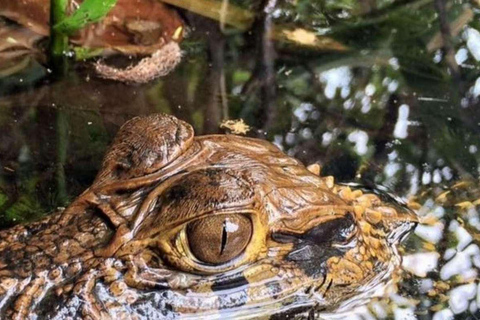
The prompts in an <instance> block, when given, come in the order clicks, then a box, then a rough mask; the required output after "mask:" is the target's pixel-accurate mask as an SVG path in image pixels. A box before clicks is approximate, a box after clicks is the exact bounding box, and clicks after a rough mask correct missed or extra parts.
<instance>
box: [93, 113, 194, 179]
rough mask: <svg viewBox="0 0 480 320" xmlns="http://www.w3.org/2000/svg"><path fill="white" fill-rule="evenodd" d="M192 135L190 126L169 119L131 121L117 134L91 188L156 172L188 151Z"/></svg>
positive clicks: (155, 118) (157, 118)
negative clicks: (99, 184) (110, 181)
mask: <svg viewBox="0 0 480 320" xmlns="http://www.w3.org/2000/svg"><path fill="white" fill-rule="evenodd" d="M193 135H194V133H193V128H192V126H190V125H189V124H188V123H186V122H184V121H181V120H179V119H177V118H175V117H174V116H171V115H166V114H153V115H149V116H143V117H136V118H133V119H131V120H129V121H127V122H126V123H125V124H124V125H123V126H122V127H121V128H120V130H119V131H118V133H117V135H116V137H115V139H114V140H113V143H112V145H111V146H110V149H109V150H108V151H107V153H106V155H105V158H104V160H103V164H102V168H101V170H100V172H99V173H98V175H97V177H96V178H95V182H94V184H98V183H101V182H105V181H108V180H126V179H131V178H136V177H140V176H144V175H147V174H150V173H152V172H155V171H157V170H159V169H161V168H163V167H165V166H166V165H168V164H169V163H171V162H172V161H173V160H175V159H176V158H177V157H178V156H180V155H181V154H182V153H183V152H184V151H185V150H187V149H188V148H189V147H190V146H191V145H192V142H193Z"/></svg>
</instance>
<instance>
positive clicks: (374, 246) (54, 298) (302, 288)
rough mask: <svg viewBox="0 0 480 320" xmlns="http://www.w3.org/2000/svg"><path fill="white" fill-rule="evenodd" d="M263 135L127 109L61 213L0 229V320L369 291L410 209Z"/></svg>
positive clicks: (290, 308) (352, 296)
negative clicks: (208, 128)
mask: <svg viewBox="0 0 480 320" xmlns="http://www.w3.org/2000/svg"><path fill="white" fill-rule="evenodd" d="M318 169H319V168H318V166H315V165H314V166H310V167H305V166H304V165H303V164H301V163H300V162H299V161H297V160H295V159H293V158H291V157H289V156H287V155H285V154H284V153H283V152H282V151H281V150H280V149H278V148H277V147H276V146H274V145H273V144H271V143H269V142H267V141H263V140H259V139H253V138H246V137H240V136H235V135H206V136H198V137H195V136H194V132H193V129H192V127H191V126H190V125H189V124H187V123H185V122H183V121H181V120H178V119H177V118H175V117H173V116H170V115H164V114H155V115H150V116H144V117H137V118H133V119H132V120H130V121H128V122H127V123H125V124H124V125H123V126H122V127H121V129H120V130H119V132H118V134H117V136H116V138H115V139H114V141H113V144H112V145H111V147H110V149H109V150H108V151H107V153H106V156H105V158H104V161H103V163H102V167H101V169H100V172H99V173H98V175H97V177H96V178H95V180H94V182H93V184H92V185H91V186H90V187H89V188H88V189H87V190H86V191H85V192H83V193H82V194H81V195H80V196H79V197H78V198H76V199H75V200H74V201H73V202H72V203H71V204H70V206H68V207H67V208H66V209H65V210H64V211H62V212H59V213H56V214H53V215H50V216H48V217H47V218H45V219H44V220H41V221H38V222H35V223H31V224H26V225H18V226H15V227H13V228H11V229H8V230H4V231H2V232H1V233H0V252H1V253H0V311H1V317H2V319H164V318H168V319H176V318H192V319H200V318H203V319H205V318H210V319H215V318H228V319H231V318H236V319H238V318H256V317H262V319H265V318H268V317H271V318H285V317H287V316H289V317H297V318H299V317H304V316H305V317H309V318H314V317H316V316H317V315H318V314H319V313H320V312H336V311H338V310H342V308H343V310H345V309H348V308H350V307H351V306H353V305H355V303H356V301H357V302H358V300H359V297H363V298H368V297H371V296H374V295H375V294H378V291H379V285H378V284H379V283H385V282H389V281H391V279H392V277H393V273H394V271H395V269H396V268H397V267H398V265H399V263H400V257H399V254H398V252H397V245H398V244H399V242H400V241H401V240H402V239H403V238H404V237H405V236H406V235H408V233H409V232H410V231H411V230H412V228H413V227H414V226H415V224H416V223H417V217H416V215H415V213H414V212H412V211H410V210H409V209H407V208H406V207H405V206H403V205H401V204H400V203H398V202H395V201H394V200H392V199H390V198H389V196H387V195H386V194H383V193H378V192H377V193H376V192H374V191H366V189H361V188H359V189H355V188H351V187H350V186H347V185H339V184H335V183H334V180H333V178H332V177H321V176H320V175H319V174H318Z"/></svg>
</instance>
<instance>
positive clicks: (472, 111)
mask: <svg viewBox="0 0 480 320" xmlns="http://www.w3.org/2000/svg"><path fill="white" fill-rule="evenodd" d="M224 4H226V3H224ZM270 4H271V5H272V7H268V6H267V8H266V10H267V12H268V13H269V14H268V15H266V16H264V19H260V20H259V21H258V22H257V23H256V24H255V25H254V28H253V29H251V32H245V31H243V30H244V29H245V26H248V25H249V24H248V23H249V21H250V20H248V19H247V20H242V19H240V18H238V17H239V12H241V13H247V15H246V16H247V17H253V12H261V10H258V9H255V5H256V4H253V3H243V2H235V3H229V4H228V6H230V7H228V6H227V12H230V11H228V10H233V9H232V6H234V5H238V6H239V8H242V10H243V11H235V13H236V14H237V15H235V14H233V16H232V15H230V16H229V15H226V18H225V19H226V20H225V19H223V18H221V16H219V17H217V18H218V19H217V20H219V21H215V20H209V19H207V18H204V17H201V16H200V15H199V14H202V10H201V9H198V10H197V12H196V13H195V12H191V11H189V10H184V11H182V12H183V13H182V15H183V18H184V19H185V21H186V22H187V25H188V26H189V27H188V28H189V29H188V30H189V32H188V33H187V36H186V38H185V40H184V41H183V42H182V43H181V45H180V46H181V48H182V49H183V50H184V57H183V59H182V62H181V63H180V64H179V66H178V67H177V68H176V69H175V70H174V71H173V72H171V73H170V74H169V75H167V76H165V77H162V78H160V79H158V80H155V81H152V82H150V83H147V84H123V83H120V82H116V81H111V80H104V79H99V78H98V77H96V75H95V71H94V70H93V67H92V62H91V60H88V61H86V62H80V63H76V64H70V67H69V70H68V72H67V74H65V75H64V76H61V77H53V76H52V69H51V66H50V68H47V67H45V65H44V64H42V59H41V58H39V57H38V55H35V56H31V55H22V56H21V59H20V58H18V59H16V60H12V61H13V62H12V61H10V62H8V63H6V61H7V60H4V61H3V62H5V63H3V62H2V63H1V64H0V65H1V66H2V70H0V77H1V78H0V218H1V224H2V227H8V226H11V225H13V224H16V223H19V222H25V221H31V220H35V219H38V218H40V217H41V216H43V215H45V214H47V213H49V212H52V211H55V210H57V208H58V207H64V206H66V205H67V204H68V203H69V202H70V201H71V200H72V199H74V198H75V197H76V196H77V195H78V194H80V193H81V192H82V191H83V190H84V189H85V188H86V187H88V186H89V185H90V184H91V182H92V181H93V178H94V176H95V174H96V171H97V169H98V167H99V165H100V161H101V159H102V156H103V153H104V151H105V148H106V147H107V146H108V144H109V142H110V141H111V139H112V138H113V136H114V134H115V133H116V131H117V130H118V128H119V126H120V125H121V124H123V123H124V122H125V121H126V120H128V119H130V118H131V117H133V116H135V115H140V114H149V113H154V112H165V113H170V114H174V115H175V116H177V117H179V118H181V119H184V120H186V121H188V122H189V123H191V124H192V125H193V126H194V127H195V130H196V133H197V135H200V134H206V133H216V132H228V129H225V128H221V127H220V123H221V122H222V121H223V120H227V119H243V120H244V121H245V123H246V124H247V125H248V126H249V127H250V128H251V130H250V131H249V132H248V133H247V134H248V135H249V136H255V137H260V138H265V139H268V140H270V141H272V142H274V143H276V144H277V145H278V146H279V147H280V148H282V149H283V150H284V151H285V152H287V153H288V154H289V155H292V156H294V157H297V158H299V159H300V160H302V161H303V162H304V163H306V164H311V163H319V164H321V165H322V174H323V175H333V176H335V177H336V179H337V180H339V181H344V182H346V181H353V182H358V183H361V184H364V185H376V184H380V185H384V186H386V187H388V188H389V190H390V191H391V192H393V193H395V194H396V195H398V196H400V197H402V198H403V199H404V200H405V201H406V202H408V203H409V205H410V206H411V207H412V208H414V209H416V210H417V212H418V214H419V215H420V217H421V219H422V223H421V224H420V225H419V226H418V227H417V229H416V231H415V232H414V235H413V236H411V237H410V238H409V239H408V241H407V242H406V243H405V245H404V246H403V248H402V255H403V256H404V260H403V268H402V269H403V270H401V271H400V272H399V274H398V275H397V276H398V277H399V279H401V280H400V281H399V282H398V284H397V286H396V287H397V288H396V290H394V289H393V288H392V290H391V292H390V293H389V294H386V295H385V297H384V298H383V299H376V300H375V301H373V302H371V303H370V304H369V305H368V306H367V305H366V306H364V307H363V308H361V310H357V311H356V312H355V314H356V315H357V316H358V317H361V318H367V319H370V318H382V319H383V318H395V319H415V318H416V319H431V318H433V319H451V318H453V317H457V318H460V319H477V318H479V317H480V311H479V310H478V309H479V308H480V286H479V284H478V282H479V281H478V278H479V277H478V272H479V269H480V248H479V246H478V243H479V240H480V218H479V212H478V210H479V208H480V207H479V205H480V189H479V188H478V184H479V179H478V178H479V172H480V162H479V161H480V150H479V148H480V139H479V138H480V113H479V112H478V108H480V72H479V68H480V64H479V61H480V32H479V31H478V30H479V26H480V25H479V21H480V20H479V18H480V14H479V12H480V11H479V10H480V9H478V7H476V6H477V5H478V3H477V2H467V1H449V2H446V7H445V8H444V10H442V6H441V1H436V2H434V1H426V0H419V1H382V0H377V1H358V2H357V1H348V0H347V1H341V2H339V1H318V2H310V1H297V2H287V3H283V2H282V3H274V2H272V1H271V2H270ZM273 5H275V6H273ZM192 8H193V6H192ZM228 8H230V9H228ZM236 9H238V8H236ZM190 10H193V11H195V10H194V9H190ZM0 11H1V10H0ZM236 18H238V19H237V20H238V21H240V22H238V21H237V20H235V19H236ZM228 19H230V20H231V21H230V20H228ZM242 21H243V22H242ZM245 21H247V22H245ZM441 21H442V22H443V23H444V25H447V26H448V27H449V28H448V29H449V32H450V35H448V34H445V33H444V34H442V33H441V32H440V31H439V25H440V22H441ZM231 24H233V25H234V26H233V27H232V26H231ZM3 27H5V24H4V25H3ZM3 27H2V28H3ZM265 30H267V31H268V30H270V31H271V30H275V31H276V32H275V35H276V36H274V37H273V40H272V39H271V38H269V37H262V35H264V32H265ZM444 40H446V43H447V45H446V46H444V45H443V44H444ZM442 48H443V49H442ZM0 57H1V59H5V56H3V55H2V56H0ZM127 63H128V61H127ZM353 316H354V315H353V314H350V315H349V317H353Z"/></svg>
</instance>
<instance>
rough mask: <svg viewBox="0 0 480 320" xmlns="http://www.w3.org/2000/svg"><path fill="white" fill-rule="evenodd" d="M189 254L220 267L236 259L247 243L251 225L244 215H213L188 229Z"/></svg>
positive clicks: (190, 224)
mask: <svg viewBox="0 0 480 320" xmlns="http://www.w3.org/2000/svg"><path fill="white" fill-rule="evenodd" d="M186 231H187V238H188V244H189V246H190V250H191V252H192V253H193V255H194V256H195V257H196V258H197V259H198V260H200V261H201V262H204V263H208V264H214V265H215V264H221V263H225V262H227V261H229V260H232V259H233V258H235V257H237V256H238V255H239V254H240V253H242V252H243V250H244V249H245V247H246V246H247V244H248V243H249V242H250V238H251V235H252V223H251V221H250V219H249V218H247V217H245V216H243V215H240V214H238V215H214V216H210V217H206V218H203V219H199V220H195V221H192V222H190V223H189V224H188V225H187V230H186Z"/></svg>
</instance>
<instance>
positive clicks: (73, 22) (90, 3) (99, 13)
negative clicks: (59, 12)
mask: <svg viewBox="0 0 480 320" xmlns="http://www.w3.org/2000/svg"><path fill="white" fill-rule="evenodd" d="M116 3H117V0H85V1H84V2H83V3H82V4H81V5H80V7H79V8H78V10H76V11H75V12H74V13H73V14H72V15H71V16H69V17H66V18H65V19H64V20H62V21H60V22H59V23H57V24H56V25H55V26H54V27H53V29H54V30H55V31H57V32H60V33H65V34H70V33H73V32H75V31H77V30H79V29H82V28H83V27H85V26H86V25H87V24H89V23H93V22H97V21H99V20H101V19H102V18H103V17H105V16H106V15H107V13H108V12H109V11H110V10H111V9H112V8H113V7H114V6H115V4H116Z"/></svg>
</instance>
